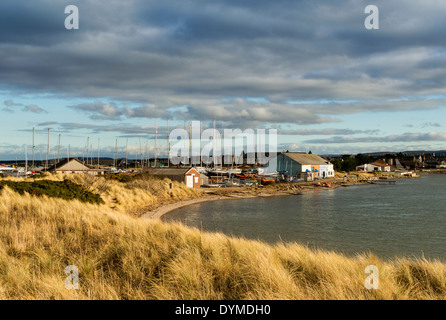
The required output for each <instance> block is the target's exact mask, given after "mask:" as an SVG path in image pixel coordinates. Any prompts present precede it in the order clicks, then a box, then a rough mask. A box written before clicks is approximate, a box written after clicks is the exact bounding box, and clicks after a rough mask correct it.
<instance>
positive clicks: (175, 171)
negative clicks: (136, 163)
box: [147, 167, 204, 188]
mask: <svg viewBox="0 0 446 320" xmlns="http://www.w3.org/2000/svg"><path fill="white" fill-rule="evenodd" d="M147 172H148V173H149V174H151V175H153V176H157V177H162V178H168V179H170V180H172V181H178V182H184V183H185V184H186V186H187V187H188V188H199V187H200V186H201V185H202V184H204V180H203V179H202V178H201V175H200V173H199V172H198V171H197V169H195V168H165V167H161V168H150V169H148V171H147Z"/></svg>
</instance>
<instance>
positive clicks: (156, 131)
mask: <svg viewBox="0 0 446 320" xmlns="http://www.w3.org/2000/svg"><path fill="white" fill-rule="evenodd" d="M157 143H158V120H157V119H155V168H156V156H157V150H156V147H157Z"/></svg>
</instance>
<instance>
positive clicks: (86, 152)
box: [31, 119, 216, 169]
mask: <svg viewBox="0 0 446 320" xmlns="http://www.w3.org/2000/svg"><path fill="white" fill-rule="evenodd" d="M202 128H203V127H202V122H201V121H200V133H201V132H202ZM50 130H51V129H50V128H48V139H47V148H46V149H47V150H46V151H47V152H46V159H45V168H46V169H48V168H49V161H50V159H49V158H50ZM184 130H186V121H184ZM215 130H216V125H215V120H214V139H213V140H214V150H215V147H216V141H215ZM189 137H190V139H191V140H192V124H190V125H189ZM184 143H186V141H185V142H184ZM57 146H58V147H57V163H59V162H60V156H61V154H60V148H61V134H59V137H58V142H57ZM70 148H71V145H68V148H67V159H68V160H69V159H70V156H71V154H70ZM201 148H202V142H201V139H200V150H201ZM35 149H36V145H35V128H33V137H32V165H31V166H32V167H34V166H35ZM139 149H140V152H139V157H140V162H141V164H142V166H143V167H144V164H145V162H146V163H147V166H149V162H150V161H149V159H150V157H149V155H150V154H149V152H150V149H149V146H148V141H146V145H145V150H144V153H143V152H142V144H141V137H140V138H139ZM154 149H155V150H154V164H153V166H155V167H156V166H157V159H158V121H157V120H156V121H155V148H154ZM167 150H168V155H169V153H170V140H169V119H167ZM190 155H192V143H190ZM168 158H169V157H168ZM97 160H98V162H97V165H98V166H99V163H100V138H98V149H97ZM191 160H192V159H191ZM82 161H83V162H84V163H86V164H87V165H93V144H91V143H90V137H87V143H86V145H85V146H84V149H83V154H82ZM191 162H192V161H191ZM127 164H128V138H127V139H126V147H125V165H126V168H127ZM169 165H170V161H169V160H167V166H169ZM113 166H114V167H118V139H116V143H115V152H114V157H113ZM200 166H203V160H202V158H201V156H200ZM214 166H215V163H214Z"/></svg>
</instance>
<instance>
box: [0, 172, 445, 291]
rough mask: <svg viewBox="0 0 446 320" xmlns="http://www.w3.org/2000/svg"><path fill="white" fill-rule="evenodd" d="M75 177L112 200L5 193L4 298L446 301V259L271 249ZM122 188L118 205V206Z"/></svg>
mask: <svg viewBox="0 0 446 320" xmlns="http://www.w3.org/2000/svg"><path fill="white" fill-rule="evenodd" d="M53 179H55V180H58V179H63V177H53ZM73 179H75V180H78V181H77V183H78V184H79V185H84V184H85V186H86V187H87V186H88V185H90V189H91V191H93V189H95V190H96V191H97V192H98V193H100V194H101V196H102V197H103V198H104V199H105V200H106V201H105V204H102V205H97V204H90V203H83V202H81V201H79V200H70V201H67V200H63V199H59V198H50V197H46V196H43V197H36V196H31V195H29V194H26V193H25V194H23V195H20V194H18V193H16V192H14V191H12V190H11V189H10V188H8V187H7V186H6V187H4V188H3V190H2V191H0V193H1V194H0V298H2V299H444V298H446V264H443V263H440V262H435V261H431V262H428V261H424V260H417V261H415V260H408V259H400V260H395V261H393V262H384V261H382V260H380V259H378V258H377V257H375V256H372V255H362V256H358V257H356V258H348V257H345V256H342V255H338V254H335V253H332V252H324V251H315V250H309V249H308V248H305V247H304V246H301V245H298V244H279V245H276V246H271V245H266V244H263V243H261V242H257V241H248V240H243V239H236V238H230V237H227V236H225V235H222V234H209V233H203V232H201V231H199V230H197V229H191V228H187V227H184V226H182V225H178V224H166V223H162V222H160V221H152V220H141V219H138V218H136V217H135V216H137V215H135V213H134V211H133V210H130V207H131V205H130V204H128V203H125V201H130V202H131V201H133V203H134V204H136V205H137V206H138V205H141V204H142V202H141V201H142V200H141V199H139V198H140V195H139V193H138V192H139V191H138V190H143V189H140V188H139V187H141V185H140V186H139V187H135V188H134V189H131V188H130V185H126V184H124V185H119V184H117V183H121V182H117V181H109V182H110V184H109V185H107V187H104V186H103V185H102V184H104V183H106V182H105V181H102V180H101V179H98V180H91V181H87V180H85V181H83V179H89V178H88V177H82V176H79V177H75V178H73ZM107 183H108V182H107ZM131 183H137V184H141V183H143V182H141V181H138V182H131ZM144 183H146V185H145V186H147V184H148V185H152V186H149V188H154V190H152V192H154V193H155V192H159V193H158V195H163V194H164V197H165V198H166V200H165V201H170V200H169V199H172V197H180V198H181V197H184V198H187V197H194V196H196V194H195V192H196V191H188V190H183V189H182V186H178V190H177V188H176V187H174V189H172V190H170V189H169V190H167V189H163V188H164V186H165V185H164V183H165V182H164V181H162V180H158V181H155V180H150V179H146V182H144ZM101 188H102V189H101ZM115 188H117V189H115ZM99 189H101V191H102V192H99V191H100V190H99ZM126 190H127V191H126ZM150 190H151V189H147V190H145V191H144V193H146V195H145V197H146V198H145V199H149V200H150V199H152V197H156V196H155V195H154V194H153V193H151V191H150ZM156 190H157V191H156ZM117 191H119V192H120V193H122V194H120V195H119V199H118V201H119V202H117V201H114V200H113V198H114V197H118V194H117V193H116V192H117ZM141 192H143V191H141ZM188 192H193V193H192V194H189V193H188ZM133 193H136V196H134V195H132V194H133ZM172 193H173V194H174V195H173V196H172ZM160 199H161V200H153V201H164V200H162V199H163V198H162V197H161V196H160ZM152 205H154V204H152ZM138 210H139V209H138ZM68 265H75V266H77V267H78V269H79V272H80V279H79V285H80V288H79V290H67V289H66V288H65V284H64V281H65V278H66V277H67V275H66V274H65V273H64V270H65V267H66V266H68ZM367 265H375V266H377V267H378V268H379V271H380V276H379V280H380V283H379V287H380V288H379V290H371V291H370V290H367V289H365V287H364V280H365V278H366V277H367V275H366V274H365V272H364V270H365V267H366V266H367Z"/></svg>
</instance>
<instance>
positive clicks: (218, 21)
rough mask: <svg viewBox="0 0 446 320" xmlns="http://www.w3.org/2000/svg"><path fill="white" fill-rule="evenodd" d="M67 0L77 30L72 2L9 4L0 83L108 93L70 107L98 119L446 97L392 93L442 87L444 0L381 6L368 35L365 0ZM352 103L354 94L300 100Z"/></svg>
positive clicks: (307, 109)
mask: <svg viewBox="0 0 446 320" xmlns="http://www.w3.org/2000/svg"><path fill="white" fill-rule="evenodd" d="M70 4H74V5H77V6H78V7H79V10H80V18H81V20H80V30H71V31H68V30H65V29H64V26H63V21H64V19H65V17H66V15H65V14H64V7H65V5H67V4H66V3H64V2H56V3H55V2H54V1H49V0H41V1H32V2H31V1H26V2H25V1H11V0H5V1H2V3H1V4H0V89H2V90H6V91H8V90H9V91H11V92H13V93H18V94H20V93H24V92H26V93H43V94H47V93H50V94H53V95H56V96H61V97H82V98H91V100H92V101H103V100H107V101H109V102H107V103H104V102H92V103H90V104H85V105H77V106H72V108H74V109H76V110H78V111H81V112H85V113H87V114H88V115H89V116H90V117H91V118H92V119H95V120H104V119H105V120H119V119H123V118H133V117H144V118H153V117H160V116H161V117H162V116H165V115H167V114H170V115H171V116H172V117H173V118H176V119H186V118H188V119H193V118H195V119H203V120H210V119H217V120H219V121H225V122H230V123H232V124H233V125H235V126H240V127H246V126H254V125H258V124H261V123H264V122H277V123H296V124H311V123H323V122H332V121H339V120H338V119H337V118H336V116H337V115H342V114H351V113H357V112H364V111H392V110H394V111H396V110H406V109H424V108H436V107H438V106H440V105H444V102H443V101H440V100H428V99H422V98H419V97H418V98H416V99H409V100H407V101H403V100H401V101H397V100H398V99H400V98H401V97H405V96H407V95H411V96H417V95H420V96H423V95H429V94H439V93H441V92H442V90H443V89H444V87H445V85H446V72H445V71H446V70H445V67H444V61H445V50H444V47H445V45H446V37H444V34H443V33H444V31H443V30H445V29H446V21H445V19H444V16H446V3H442V2H441V3H440V2H439V1H434V0H427V1H423V2H422V3H420V2H419V1H415V0H412V1H403V0H395V1H391V2H388V1H377V2H376V3H375V4H376V5H377V6H378V7H379V8H380V18H381V21H380V27H381V28H380V30H373V31H369V30H366V29H365V28H364V19H365V17H366V15H365V14H364V8H365V6H366V3H364V1H361V0H348V1H340V0H339V1H329V2H328V1H292V0H289V1H285V0H280V1H266V0H264V1H250V0H244V1H222V0H220V1H218V0H214V1H204V0H202V1H199V0H184V1H173V0H172V1H154V0H153V1H142V0H130V1H117V0H112V1H94V2H92V1H90V2H85V1H70ZM249 97H263V98H265V100H266V101H267V102H265V103H262V104H252V103H248V102H247V101H246V100H244V99H245V98H249ZM226 98H235V99H233V100H230V101H229V102H225V101H224V99H226ZM345 98H349V99H353V100H355V101H356V102H355V103H331V104H327V103H308V104H306V103H305V101H310V100H319V99H325V100H336V99H345ZM110 101H114V102H110ZM288 101H301V104H299V105H297V104H289V103H288ZM127 103H128V104H132V105H136V106H137V107H132V108H129V107H126V106H125V105H126V104H127ZM175 106H187V108H186V109H183V110H180V111H178V110H176V111H175V110H174V111H172V110H173V109H171V108H173V107H175ZM184 110H186V111H187V112H184Z"/></svg>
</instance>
